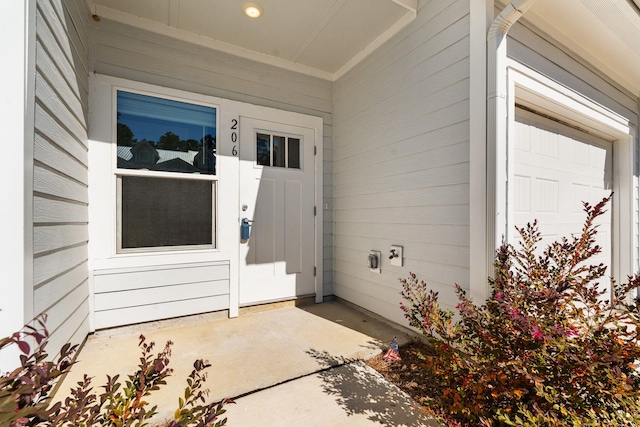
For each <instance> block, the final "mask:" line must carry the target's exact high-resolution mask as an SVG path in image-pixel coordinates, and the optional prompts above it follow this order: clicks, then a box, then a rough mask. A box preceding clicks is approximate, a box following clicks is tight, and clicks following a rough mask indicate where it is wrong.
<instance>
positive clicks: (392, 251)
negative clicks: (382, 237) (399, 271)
mask: <svg viewBox="0 0 640 427" xmlns="http://www.w3.org/2000/svg"><path fill="white" fill-rule="evenodd" d="M389 259H390V260H391V265H394V266H396V267H402V246H397V245H391V248H389Z"/></svg>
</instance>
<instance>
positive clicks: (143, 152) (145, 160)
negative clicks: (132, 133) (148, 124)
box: [131, 141, 160, 165]
mask: <svg viewBox="0 0 640 427" xmlns="http://www.w3.org/2000/svg"><path fill="white" fill-rule="evenodd" d="M131 155H132V157H133V163H137V164H139V165H153V164H156V163H157V162H158V160H160V154H158V150H156V147H154V146H153V145H151V144H150V143H149V142H148V141H141V142H139V143H137V144H136V145H134V146H133V147H131Z"/></svg>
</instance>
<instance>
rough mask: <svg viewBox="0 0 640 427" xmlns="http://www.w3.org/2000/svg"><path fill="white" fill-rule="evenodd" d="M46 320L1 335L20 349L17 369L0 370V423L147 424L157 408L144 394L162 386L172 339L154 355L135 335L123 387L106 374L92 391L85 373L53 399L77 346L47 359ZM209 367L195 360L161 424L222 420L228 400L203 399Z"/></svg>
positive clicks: (1, 343)
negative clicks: (132, 365) (133, 362)
mask: <svg viewBox="0 0 640 427" xmlns="http://www.w3.org/2000/svg"><path fill="white" fill-rule="evenodd" d="M45 320H46V317H45V316H42V317H39V318H37V319H36V320H35V322H34V323H35V324H36V326H30V325H27V326H25V327H24V329H23V330H22V331H21V332H16V333H14V334H13V335H12V336H11V337H7V338H2V339H0V350H2V349H3V348H5V347H7V346H9V345H13V344H15V345H17V346H18V348H19V350H20V352H21V353H22V354H21V355H20V366H19V367H18V368H16V369H14V370H13V371H11V372H7V373H0V426H10V427H23V426H43V427H46V426H83V427H87V426H114V427H116V426H117V427H121V426H143V425H148V421H147V420H149V419H151V418H152V417H153V416H154V415H156V414H157V411H156V409H157V408H156V407H155V406H154V407H152V408H149V407H148V403H147V402H146V401H145V398H146V397H147V396H149V395H150V394H151V392H153V391H156V390H158V389H159V388H160V387H161V386H163V385H165V384H166V381H165V379H166V378H167V377H168V376H170V375H171V373H172V372H173V370H172V369H170V368H169V367H168V365H169V357H170V356H171V346H172V345H173V343H172V342H171V341H168V342H167V343H166V345H165V347H164V348H163V349H162V350H161V351H160V352H159V353H157V354H156V355H154V354H153V352H154V347H155V344H154V343H153V342H149V343H147V342H146V338H145V337H144V336H143V335H140V341H139V344H138V345H139V347H140V349H141V351H142V355H141V357H140V363H139V365H138V368H139V369H138V370H137V371H136V372H135V373H134V374H132V375H129V376H128V379H127V380H126V381H125V383H124V387H122V384H121V382H119V381H118V378H119V376H118V375H115V376H107V383H106V384H105V385H104V386H102V387H101V388H102V389H103V391H102V392H101V393H96V392H95V391H94V390H93V388H92V384H91V378H89V377H88V376H87V375H86V374H85V375H84V379H83V381H80V382H79V383H78V384H77V386H76V387H75V388H73V389H71V393H70V397H67V398H66V399H65V400H64V402H56V403H53V404H52V401H51V396H50V392H51V391H52V388H53V386H54V385H55V383H56V381H58V380H59V379H60V377H61V376H62V375H63V374H64V373H66V372H67V371H68V370H69V369H70V368H71V366H72V364H73V363H72V362H71V358H72V356H73V354H74V353H75V351H76V348H77V346H71V345H69V344H65V345H64V346H63V347H62V350H61V352H60V356H59V357H58V359H57V361H50V360H49V359H48V355H47V353H46V351H45V346H46V344H47V340H48V333H47V329H46V327H45ZM29 342H31V344H30V343H29ZM33 344H35V347H34V348H32V345H33ZM209 366H211V365H210V364H209V363H208V362H206V361H203V360H196V361H195V363H194V365H193V371H192V372H191V374H190V375H189V377H188V378H187V387H186V388H185V391H184V398H183V397H179V398H178V408H177V409H176V411H175V414H174V420H171V421H167V422H165V423H164V424H162V425H163V426H167V427H186V426H192V427H209V426H213V427H219V426H223V425H225V424H226V422H227V419H226V418H224V419H219V417H220V415H222V414H223V413H224V412H225V410H224V409H223V406H224V404H226V403H230V400H223V401H221V402H217V403H210V404H205V397H206V395H207V394H208V392H209V391H208V390H206V389H202V386H203V383H204V381H205V380H206V373H205V372H204V370H205V369H206V368H208V367H209ZM121 387H122V388H121ZM156 425H157V424H156Z"/></svg>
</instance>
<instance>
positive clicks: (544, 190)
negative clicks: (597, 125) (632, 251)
mask: <svg viewBox="0 0 640 427" xmlns="http://www.w3.org/2000/svg"><path fill="white" fill-rule="evenodd" d="M516 110H517V111H516V124H515V164H514V183H513V185H510V186H509V187H510V189H511V191H510V199H511V200H510V203H511V206H512V207H513V217H512V218H513V221H514V223H515V224H516V225H518V226H523V225H525V224H526V223H527V222H531V221H533V220H534V219H536V218H537V219H538V223H539V225H540V231H541V232H542V235H543V242H542V243H543V245H541V246H542V247H546V244H548V243H550V242H552V241H555V240H557V239H558V238H560V237H562V236H567V237H568V236H570V235H571V234H572V233H580V230H581V228H582V225H583V223H584V220H585V214H584V211H583V205H582V202H583V201H586V202H589V203H590V204H591V205H594V204H596V203H597V202H599V201H600V200H602V198H603V197H606V196H608V195H609V194H610V193H611V191H612V188H613V182H612V179H613V174H612V170H613V169H612V163H613V162H612V155H613V148H612V143H611V142H609V141H604V140H601V139H599V138H596V137H593V136H591V135H588V134H586V133H584V132H581V131H580V130H577V129H574V128H571V127H568V126H565V125H563V124H561V123H558V122H556V121H553V120H550V119H547V118H545V117H542V116H539V115H536V114H533V113H531V112H529V111H525V110H523V109H516ZM611 209H612V207H611V206H610V205H609V206H608V207H607V213H605V214H604V215H602V216H601V217H599V219H598V224H599V228H598V235H597V244H599V245H600V246H601V247H602V249H603V250H602V253H601V254H600V255H599V256H598V257H597V258H595V257H594V258H592V259H591V262H590V264H598V263H600V262H602V263H604V264H605V265H607V266H611V265H612V263H611V237H612V236H611ZM607 274H611V272H610V269H608V270H607Z"/></svg>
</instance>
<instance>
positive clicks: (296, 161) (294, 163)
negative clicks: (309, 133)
mask: <svg viewBox="0 0 640 427" xmlns="http://www.w3.org/2000/svg"><path fill="white" fill-rule="evenodd" d="M287 145H288V150H287V151H288V156H289V159H288V160H289V163H288V165H287V167H289V168H292V169H300V139H298V138H289V140H288V141H287Z"/></svg>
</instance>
